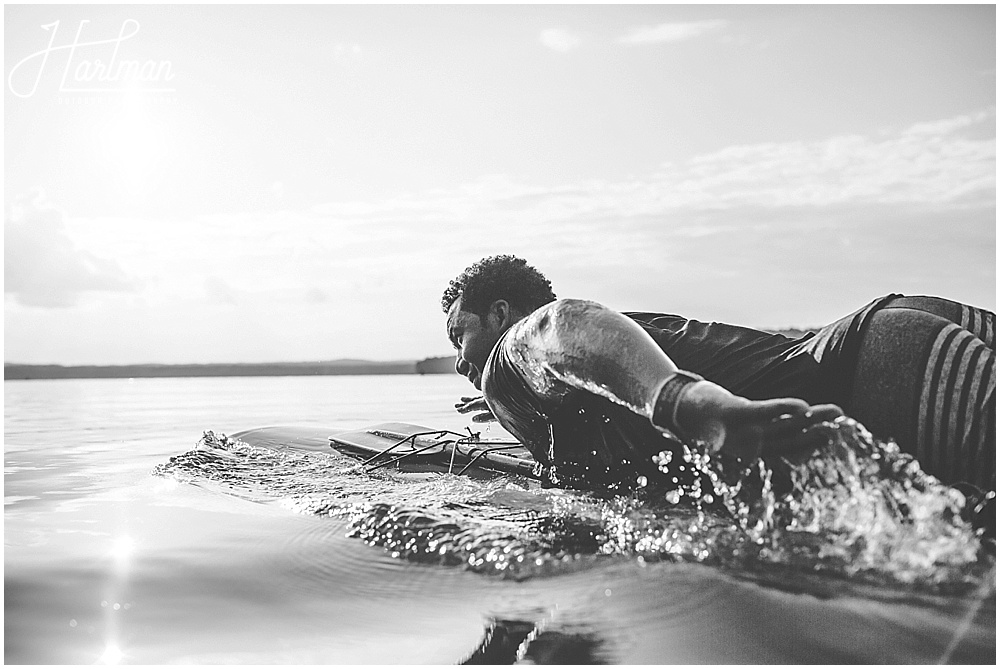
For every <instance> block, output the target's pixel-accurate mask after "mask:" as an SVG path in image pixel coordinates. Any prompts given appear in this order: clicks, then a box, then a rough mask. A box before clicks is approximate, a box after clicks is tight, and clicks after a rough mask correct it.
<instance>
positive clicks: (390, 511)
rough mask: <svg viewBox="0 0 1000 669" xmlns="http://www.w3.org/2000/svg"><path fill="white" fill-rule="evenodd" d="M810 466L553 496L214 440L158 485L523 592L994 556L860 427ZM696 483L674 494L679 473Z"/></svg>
mask: <svg viewBox="0 0 1000 669" xmlns="http://www.w3.org/2000/svg"><path fill="white" fill-rule="evenodd" d="M821 429H823V430H825V431H826V432H827V433H828V437H829V444H828V446H827V447H826V448H824V449H822V450H821V451H819V452H817V453H816V454H814V455H813V456H812V457H810V458H809V459H808V460H806V461H805V462H802V463H790V462H787V461H783V460H782V461H776V462H773V463H770V465H771V466H767V465H765V464H764V463H763V462H760V461H758V462H756V463H755V464H754V465H753V466H750V467H745V468H740V467H733V466H732V463H727V462H724V461H723V460H720V459H718V458H712V457H710V456H709V455H707V454H706V453H705V452H703V451H701V450H699V449H697V448H688V447H685V448H683V449H682V450H681V451H680V454H679V455H677V454H676V453H671V452H670V451H664V452H663V453H661V454H658V455H657V456H656V458H655V459H654V462H655V463H656V465H657V468H658V470H659V472H660V473H661V474H662V477H660V478H656V477H645V476H644V477H641V478H640V479H639V480H637V481H636V485H635V486H634V491H633V492H632V493H631V494H626V495H622V494H618V495H612V494H603V495H602V494H596V493H585V492H579V491H573V490H562V489H542V488H540V487H538V485H537V484H536V483H534V482H530V481H528V480H527V479H523V478H518V477H498V478H496V479H493V480H489V481H481V480H475V479H471V478H468V477H464V476H456V475H450V474H427V473H424V474H406V473H402V472H398V471H385V470H379V471H376V472H370V473H366V472H364V471H362V470H361V469H360V468H358V467H357V461H356V460H354V459H352V458H350V457H348V456H345V455H342V454H339V453H336V452H332V451H331V452H330V453H326V452H322V453H318V452H295V451H284V450H271V449H266V448H259V447H254V446H250V445H248V444H245V443H243V442H240V441H238V440H233V439H229V438H227V437H225V436H224V435H215V434H213V433H211V432H208V433H206V434H205V436H204V438H203V439H202V440H201V441H200V442H199V444H198V446H197V447H196V449H195V450H193V451H190V452H188V453H184V454H182V455H179V456H176V457H174V458H171V459H170V461H169V462H168V463H166V464H164V465H160V466H158V467H157V468H156V470H155V471H154V474H156V475H159V476H168V477H172V478H175V479H178V480H182V481H187V482H191V483H195V484H197V485H202V486H205V487H209V488H214V489H217V490H219V491H222V492H225V493H227V494H234V495H238V496H241V497H244V498H247V499H251V500H254V501H258V502H271V503H279V504H282V505H284V506H287V507H289V508H291V509H293V510H295V511H297V512H300V513H307V514H314V515H330V516H337V517H341V518H346V519H348V521H349V522H348V532H349V535H350V536H353V537H356V538H358V539H361V540H362V541H364V542H366V543H368V544H371V545H374V546H381V547H383V548H385V549H386V550H387V551H389V553H390V554H391V555H393V556H395V557H398V558H400V559H406V560H411V561H415V562H423V563H431V564H440V565H447V566H462V567H464V568H466V569H469V570H472V571H475V572H479V573H485V574H494V575H499V576H501V577H504V578H513V579H524V578H529V577H536V576H544V575H550V574H556V573H562V572H565V571H575V570H579V569H584V568H587V567H588V566H590V565H593V564H595V563H597V562H603V561H607V560H639V561H664V560H667V561H690V562H702V563H707V564H713V565H718V566H722V567H726V568H731V569H735V570H739V571H751V572H753V571H755V570H760V569H768V568H774V567H777V568H781V569H788V570H793V571H798V572H802V573H810V574H814V573H820V574H826V575H832V576H835V577H842V578H849V579H851V580H853V581H862V582H866V583H875V584H880V585H885V584H889V585H904V586H910V585H913V586H917V587H919V588H930V589H934V590H955V589H968V588H972V587H975V584H976V583H977V582H978V577H977V573H979V572H980V571H982V569H981V568H977V565H978V563H979V561H980V560H981V555H980V551H979V547H980V542H979V537H978V535H977V533H976V532H975V531H974V530H973V529H972V528H971V527H970V526H969V525H968V524H967V523H966V522H965V521H964V520H962V517H961V512H962V509H963V506H964V503H965V499H964V497H963V496H962V495H961V494H960V493H958V492H957V491H955V490H954V489H951V488H949V487H947V486H944V485H942V484H941V483H940V482H938V481H937V480H936V479H934V478H933V477H931V476H928V475H927V474H925V473H924V472H922V471H921V470H920V468H919V466H918V464H917V463H916V461H914V460H913V458H911V457H910V456H908V455H906V454H904V453H901V452H900V451H899V449H898V447H896V446H895V444H892V443H886V444H883V443H880V442H876V441H874V440H873V439H872V438H871V435H870V434H868V433H867V431H865V430H864V428H863V427H861V426H860V425H859V424H858V423H856V422H854V421H852V420H850V419H840V420H838V421H837V422H836V423H828V424H824V426H822V428H821ZM681 467H683V468H686V469H688V470H693V471H695V472H697V473H698V474H699V475H698V476H693V477H682V478H683V480H684V481H688V483H684V484H680V485H678V484H675V483H674V479H675V478H676V477H675V476H673V474H674V473H676V471H677V470H678V469H679V468H681Z"/></svg>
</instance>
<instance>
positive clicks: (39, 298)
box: [4, 193, 136, 308]
mask: <svg viewBox="0 0 1000 669" xmlns="http://www.w3.org/2000/svg"><path fill="white" fill-rule="evenodd" d="M135 289H136V285H135V281H134V280H133V279H132V278H131V277H129V276H128V275H126V274H125V272H124V271H122V269H121V267H120V266H119V265H118V263H117V262H115V261H114V260H110V259H107V258H101V257H98V256H96V255H94V254H92V253H89V252H87V251H83V250H80V249H78V248H77V247H76V246H75V244H74V243H73V241H72V240H71V239H70V238H69V236H68V235H67V233H66V223H65V214H64V213H63V212H62V211H61V210H59V209H58V208H56V207H54V206H52V205H49V204H45V203H44V201H43V199H42V195H41V193H38V194H37V195H35V196H34V197H32V198H31V199H30V200H29V199H27V198H21V199H19V200H18V201H16V202H15V203H14V204H13V205H12V206H11V207H10V208H9V210H8V211H7V212H5V216H4V292H5V293H10V294H12V295H13V296H14V298H15V299H16V300H17V301H18V302H19V303H20V304H23V305H25V306H32V307H49V308H59V307H71V306H73V305H74V304H76V303H77V301H78V300H79V298H80V296H81V295H82V294H83V293H86V292H91V291H111V292H122V291H133V290H135Z"/></svg>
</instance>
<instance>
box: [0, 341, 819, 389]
mask: <svg viewBox="0 0 1000 669" xmlns="http://www.w3.org/2000/svg"><path fill="white" fill-rule="evenodd" d="M815 331H816V330H815V329H811V330H804V329H799V328H786V329H782V330H765V332H771V333H774V334H782V335H784V336H786V337H791V338H793V339H798V338H799V337H801V336H803V335H805V334H807V333H808V332H815ZM455 373H456V372H455V358H454V356H446V357H439V358H424V359H423V360H391V361H377V360H328V361H320V362H260V363H208V364H190V365H161V364H145V365H26V364H20V363H11V362H5V363H4V365H3V378H4V381H25V380H32V379H129V378H182V377H210V376H358V375H372V374H455Z"/></svg>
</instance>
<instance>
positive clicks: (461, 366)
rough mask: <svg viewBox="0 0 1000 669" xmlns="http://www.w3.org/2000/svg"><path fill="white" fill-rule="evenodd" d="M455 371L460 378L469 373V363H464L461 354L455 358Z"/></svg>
mask: <svg viewBox="0 0 1000 669" xmlns="http://www.w3.org/2000/svg"><path fill="white" fill-rule="evenodd" d="M455 371H456V372H458V373H459V374H461V375H462V376H466V375H467V374H468V373H469V363H467V362H466V361H465V358H463V357H462V354H461V353H459V354H458V355H456V356H455Z"/></svg>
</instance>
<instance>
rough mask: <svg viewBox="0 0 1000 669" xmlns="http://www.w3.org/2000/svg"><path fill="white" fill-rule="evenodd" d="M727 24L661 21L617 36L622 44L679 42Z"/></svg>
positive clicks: (719, 22) (723, 22) (717, 22)
mask: <svg viewBox="0 0 1000 669" xmlns="http://www.w3.org/2000/svg"><path fill="white" fill-rule="evenodd" d="M726 25H727V22H726V21H721V20H712V21H693V22H690V23H661V24H659V25H656V26H640V27H637V28H633V29H632V31H631V32H629V33H628V34H627V35H624V36H622V37H620V38H618V41H619V42H620V43H622V44H655V43H659V42H679V41H681V40H685V39H691V38H694V37H700V36H702V35H704V34H706V33H710V32H713V31H716V30H719V29H721V28H723V27H725V26H726Z"/></svg>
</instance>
